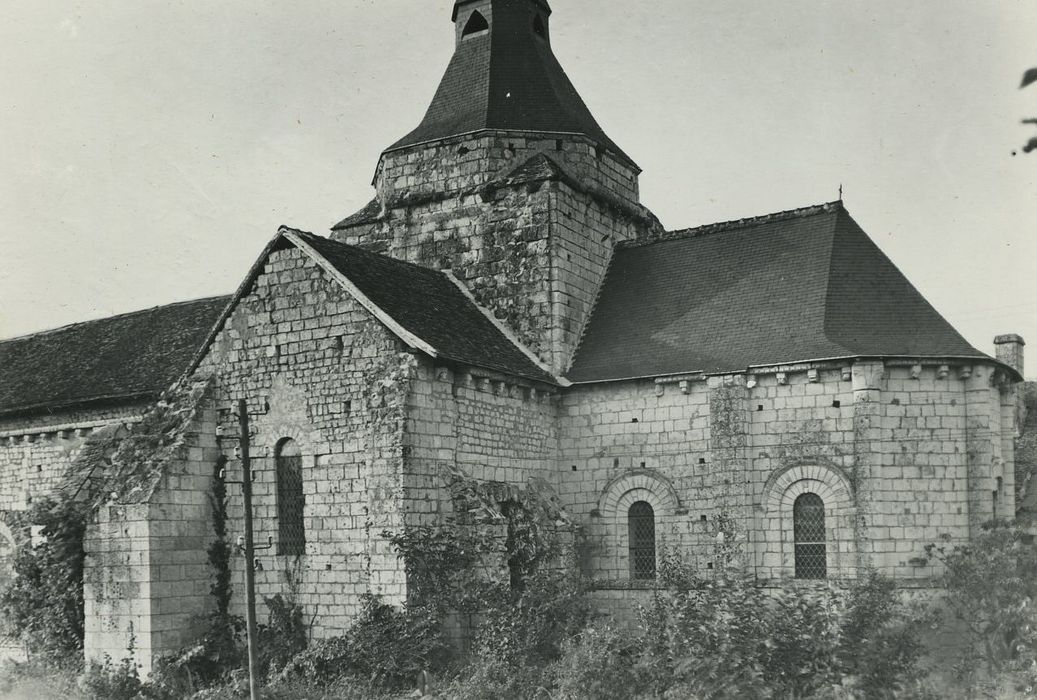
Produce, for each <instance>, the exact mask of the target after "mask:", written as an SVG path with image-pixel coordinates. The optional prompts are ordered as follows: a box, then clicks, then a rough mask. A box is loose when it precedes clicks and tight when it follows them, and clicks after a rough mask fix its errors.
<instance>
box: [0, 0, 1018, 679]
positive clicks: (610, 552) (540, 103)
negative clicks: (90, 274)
mask: <svg viewBox="0 0 1037 700" xmlns="http://www.w3.org/2000/svg"><path fill="white" fill-rule="evenodd" d="M452 20H453V23H454V27H455V37H454V40H455V42H456V49H455V52H454V54H453V57H452V59H451V61H450V63H449V65H448V66H447V69H446V73H445V75H444V77H443V79H442V82H441V83H440V85H439V88H438V90H436V92H435V96H434V97H433V99H432V103H431V105H430V106H429V108H428V111H427V113H426V115H425V117H424V119H423V120H422V121H421V123H420V124H419V125H418V126H417V127H416V128H415V129H414V130H413V131H411V132H410V133H409V134H407V135H405V136H403V137H402V138H401V139H400V140H399V141H397V142H395V143H393V144H391V145H390V146H388V147H387V148H386V149H385V150H384V151H383V152H382V154H381V156H380V159H379V161H378V164H377V168H376V170H375V176H374V189H375V195H374V198H373V199H372V200H371V202H370V204H368V205H367V206H366V207H364V208H363V209H362V210H361V211H358V212H356V213H354V214H352V215H350V216H348V217H346V218H344V219H343V220H342V221H340V222H338V223H337V224H335V225H334V226H333V227H332V228H331V230H330V233H329V234H328V235H314V234H312V233H305V232H302V231H297V230H292V229H289V228H282V229H281V230H279V231H277V232H276V235H274V237H273V239H272V240H270V242H269V243H268V244H267V245H266V247H265V248H263V250H262V251H261V252H260V253H259V256H258V258H257V259H256V262H255V264H254V265H253V266H252V268H251V270H250V271H249V272H248V275H247V277H246V278H245V279H244V280H243V281H242V282H241V285H240V286H239V287H238V288H237V290H236V291H235V292H234V294H232V295H231V296H227V297H218V298H212V299H202V300H198V301H190V302H183V303H177V304H171V305H169V306H164V307H160V308H155V309H150V310H146V311H139V312H136V313H130V314H124V315H120V316H116V317H112V318H107V319H102V320H98V321H90V322H86V323H80V324H76V325H72V326H68V327H64V328H59V329H55V330H52V331H47V332H43V333H37V334H34V335H31V336H26V337H21V338H14V339H11V340H6V341H3V342H0V515H2V518H0V520H2V521H3V523H5V525H4V526H2V527H0V530H2V533H0V535H2V536H0V540H2V541H3V545H2V547H3V549H0V555H3V554H9V553H10V549H11V547H12V546H13V543H14V542H15V541H16V540H18V539H19V538H20V537H23V536H31V534H32V527H31V525H32V524H31V523H26V522H25V519H24V518H23V517H20V514H22V513H24V512H25V511H26V510H27V509H29V508H30V507H31V504H32V502H33V500H34V499H40V498H42V497H44V496H46V495H47V494H48V493H50V492H52V491H54V490H55V489H66V490H68V489H74V490H75V493H80V492H82V491H83V490H84V489H85V490H87V491H90V492H92V493H93V494H94V495H95V496H94V497H96V498H97V508H96V514H95V516H94V520H93V522H92V523H91V525H90V527H89V530H88V533H87V539H86V552H87V560H86V573H85V591H84V592H85V599H86V617H87V619H86V647H87V654H88V655H89V656H99V655H100V654H102V653H106V652H107V653H110V654H111V655H113V656H115V657H119V656H122V655H124V654H125V650H126V648H127V646H128V641H129V639H130V636H131V635H133V636H134V637H135V645H136V650H137V652H136V653H137V654H138V658H139V659H141V660H142V661H143V662H144V663H145V666H146V667H147V666H148V665H149V660H150V656H151V655H152V654H157V653H160V652H162V651H166V650H170V649H173V648H176V647H177V646H178V645H180V644H181V643H183V641H184V639H185V634H187V633H188V632H189V628H190V624H191V623H190V621H191V618H192V616H194V615H197V614H199V613H202V612H204V611H205V610H206V609H207V607H208V606H209V605H211V599H210V595H209V586H210V579H211V572H210V570H209V567H208V562H207V558H206V551H205V550H206V547H207V546H208V544H209V542H211V540H212V538H213V530H212V525H211V511H210V501H209V494H210V490H211V485H212V478H213V472H214V465H225V468H226V473H227V477H228V479H231V480H233V479H240V474H241V466H240V453H239V452H238V451H237V450H236V448H237V445H238V427H237V425H238V423H237V421H238V418H237V416H236V410H237V409H236V406H237V404H238V401H239V400H242V399H244V400H245V401H246V402H247V406H248V412H249V416H250V419H251V443H252V450H251V456H252V460H253V461H252V464H253V468H254V470H255V471H256V481H255V485H254V490H255V505H254V512H255V518H256V539H257V541H258V542H260V543H265V542H267V541H268V540H269V542H270V543H271V547H270V548H269V549H266V550H263V551H261V552H259V554H258V556H257V558H258V562H259V564H260V565H261V570H260V571H258V572H257V586H258V592H259V594H260V595H264V594H265V595H272V594H274V593H278V592H284V590H285V585H286V584H285V572H286V571H290V572H291V577H292V586H294V592H295V595H296V599H297V600H298V601H299V602H300V603H301V604H302V605H303V606H304V608H305V609H306V611H307V617H310V616H312V619H313V621H314V622H313V632H314V634H315V636H318V637H319V636H330V635H335V634H338V633H341V632H342V631H344V630H345V629H346V628H347V627H348V626H349V624H350V621H351V619H352V617H353V616H354V615H355V613H356V611H357V609H358V604H359V599H360V596H361V594H363V593H365V592H369V591H370V592H375V593H379V594H381V595H383V596H385V597H386V598H387V599H389V600H396V601H399V600H402V599H403V597H404V596H405V595H406V590H407V579H406V574H405V569H404V563H403V562H401V561H400V560H399V559H398V557H397V555H396V553H395V552H394V551H393V550H392V548H391V547H390V546H389V544H388V543H387V542H386V541H385V539H384V537H383V532H385V531H394V530H395V531H398V530H399V529H400V528H402V527H403V526H405V525H407V524H423V523H425V524H427V523H431V522H434V521H436V520H437V519H438V518H442V517H444V516H446V515H448V514H450V513H451V512H452V504H451V496H450V492H449V490H448V488H447V487H446V483H445V481H444V474H445V473H448V472H449V473H461V474H464V475H465V476H466V478H469V479H474V480H478V481H481V482H485V483H495V484H503V485H507V487H508V488H516V489H522V488H526V486H527V485H528V484H530V483H531V480H533V481H536V482H537V483H542V484H547V485H549V487H550V488H551V489H552V491H553V493H554V494H555V495H556V497H557V499H558V501H559V502H560V504H561V505H562V507H563V508H564V510H565V513H566V515H567V517H568V518H569V520H570V521H571V522H572V523H573V524H574V525H576V526H578V527H580V528H582V530H583V531H584V532H585V533H586V534H587V536H588V538H589V540H590V541H592V542H594V543H596V546H595V547H594V548H593V551H592V555H591V557H590V560H589V562H588V564H587V565H588V573H589V575H590V577H591V578H592V580H593V581H594V586H593V587H594V588H595V589H596V591H595V593H594V595H595V596H596V599H597V600H598V601H599V602H600V603H601V605H602V606H603V607H604V608H610V609H615V610H617V611H618V610H620V609H622V608H623V606H624V605H629V602H630V600H631V599H632V598H634V597H636V596H638V595H640V594H641V593H640V591H642V590H643V589H645V588H650V587H651V585H652V581H653V580H654V578H655V576H656V571H657V566H658V563H659V556H660V552H661V551H662V548H663V547H664V546H665V547H667V548H669V549H670V550H672V551H678V552H680V553H681V554H682V556H683V557H684V558H685V560H686V561H688V562H690V563H691V564H692V565H693V566H694V567H695V569H696V570H698V571H700V572H702V573H703V574H705V573H706V572H708V571H709V570H711V569H712V568H713V566H714V564H715V561H716V559H715V558H716V556H717V542H718V541H719V540H724V539H725V538H727V542H728V543H729V544H730V543H731V542H732V541H733V542H734V543H735V544H736V545H737V547H738V549H739V551H740V552H741V553H742V554H741V556H742V566H744V567H745V568H746V569H747V570H749V571H751V572H754V573H755V575H756V576H757V577H758V578H759V579H760V580H761V581H763V582H766V581H774V580H778V579H784V578H790V579H797V578H798V579H835V580H845V579H850V578H853V577H854V576H856V575H857V573H858V572H859V571H861V570H862V569H863V568H865V567H874V568H876V569H878V570H880V571H882V572H885V573H886V574H888V575H890V576H893V577H895V578H896V579H898V580H899V581H901V582H902V583H904V584H905V585H918V586H924V585H926V582H927V581H930V580H931V577H932V575H933V574H934V571H933V570H932V569H931V568H930V566H929V564H928V562H927V561H925V560H924V558H923V557H922V554H923V546H924V545H925V544H926V543H928V542H932V541H935V540H937V539H938V538H941V537H946V538H950V540H951V541H954V542H963V541H967V540H968V539H969V538H970V536H971V535H972V534H973V533H974V532H976V530H977V528H979V527H980V526H981V524H982V523H984V522H986V521H989V520H990V519H992V518H995V517H1012V516H1013V515H1014V512H1015V501H1016V485H1015V470H1014V438H1015V437H1017V433H1018V426H1019V425H1021V415H1020V413H1021V411H1020V410H1019V408H1018V406H1019V405H1020V404H1019V400H1018V394H1019V391H1018V387H1019V382H1020V380H1021V372H1022V354H1023V350H1022V349H1023V341H1022V339H1021V338H1019V337H1018V336H1015V335H1005V336H1000V337H998V338H997V340H996V341H995V343H996V357H991V356H988V355H987V354H985V353H984V352H982V351H980V350H978V349H976V348H974V347H972V346H971V345H969V343H968V342H966V341H965V340H964V339H963V338H962V336H961V335H959V334H958V333H957V332H956V331H955V330H954V329H953V328H952V327H951V326H950V325H949V324H948V323H947V321H945V320H944V319H943V318H942V317H941V316H940V314H939V313H938V312H937V311H936V310H935V309H934V308H933V307H932V306H931V305H930V304H929V303H928V302H927V301H926V300H925V298H924V297H923V296H922V295H921V294H920V293H919V291H918V290H916V289H915V288H914V287H913V286H912V285H911V283H910V282H909V281H908V280H907V279H906V278H905V277H904V276H903V275H902V274H901V273H900V271H899V270H898V269H897V268H896V267H895V266H894V265H893V263H892V262H890V260H889V259H888V258H887V257H886V256H885V255H884V254H883V252H882V251H881V250H880V249H879V248H878V247H877V246H876V245H875V243H874V242H872V240H871V239H869V237H868V236H867V234H866V233H865V232H864V231H863V230H862V229H861V227H860V226H859V225H858V224H857V222H856V221H855V220H854V219H853V217H852V216H851V215H850V213H849V212H848V211H847V210H846V209H845V208H844V206H843V204H842V203H841V202H829V203H823V204H818V205H815V206H808V207H805V208H802V209H796V210H792V211H784V212H778V213H774V214H769V215H765V216H756V217H752V218H746V219H742V220H739V221H731V222H724V223H717V224H713V225H709V226H704V227H699V228H692V229H679V230H666V229H665V228H664V227H663V226H662V225H661V224H660V222H659V220H658V219H657V218H656V217H655V216H654V215H653V214H652V212H651V211H649V210H648V209H646V208H645V207H644V206H643V205H642V204H641V203H640V202H639V197H638V175H639V173H640V169H639V168H638V166H637V164H636V163H635V161H634V160H633V158H632V157H631V155H628V154H627V153H625V152H624V151H623V150H622V149H621V148H620V146H619V145H617V144H616V143H614V142H613V141H612V140H611V139H610V138H609V137H608V136H607V135H606V134H605V132H604V131H603V130H602V128H601V127H600V126H599V125H598V122H597V121H596V120H595V118H594V117H593V116H592V115H591V113H590V111H589V110H588V108H587V106H586V105H585V104H584V102H583V101H582V100H581V98H580V96H579V94H578V93H577V92H576V90H575V88H574V87H573V85H572V84H571V83H570V81H569V79H568V78H567V77H566V74H565V72H564V71H563V69H562V67H561V66H560V65H559V63H558V61H557V59H556V58H555V56H554V54H553V53H552V49H551V20H552V13H551V9H550V7H549V6H548V3H547V1H546V0H458V1H457V2H456V4H455V6H454V8H453V16H452ZM156 435H157V437H156ZM98 494H99V495H98ZM231 494H232V497H231V499H230V503H229V516H230V521H229V524H228V527H229V531H230V536H231V537H232V538H233V537H236V536H237V535H239V534H240V533H241V532H242V529H243V524H242V523H243V521H242V512H243V510H242V502H241V499H240V495H239V493H238V491H236V490H234V489H232V490H231ZM235 566H236V567H237V569H236V571H235V585H236V586H238V589H237V590H238V591H239V592H240V590H241V589H240V581H241V576H242V568H241V567H242V561H241V558H240V557H238V558H236V560H235ZM242 600H243V596H242V595H240V594H239V595H236V596H235V602H236V604H237V605H241V604H242Z"/></svg>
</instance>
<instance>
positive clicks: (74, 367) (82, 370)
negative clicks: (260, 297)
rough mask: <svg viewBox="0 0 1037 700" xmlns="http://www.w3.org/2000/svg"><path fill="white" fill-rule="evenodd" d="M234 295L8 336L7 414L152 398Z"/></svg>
mask: <svg viewBox="0 0 1037 700" xmlns="http://www.w3.org/2000/svg"><path fill="white" fill-rule="evenodd" d="M229 299H230V297H226V296H221V297H212V298H210V299H199V300H197V301H187V302H182V303H178V304H170V305H168V306H159V307H156V308H153V309H147V310H145V311H136V312H133V313H128V314H122V315H119V316H112V317H110V318H102V319H99V320H96V321H87V322H85V323H76V324H74V325H71V326H65V327H62V328H57V329H54V330H49V331H44V332H42V333H36V334H33V335H28V336H24V337H21V338H12V339H10V340H4V341H0V415H10V414H27V413H37V412H43V411H54V410H61V409H66V408H73V407H77V406H83V405H87V404H98V403H102V402H120V401H129V400H135V399H141V400H144V399H149V398H152V397H154V396H157V395H158V394H159V393H160V392H161V391H163V390H164V389H166V388H168V387H169V386H170V385H171V384H172V383H173V382H174V381H175V380H176V379H177V377H179V376H180V374H181V373H182V372H183V371H184V369H185V368H186V367H187V365H188V363H189V362H190V361H191V358H192V357H193V355H194V353H195V352H196V351H197V350H198V348H199V347H200V346H201V345H202V343H203V342H204V341H205V338H206V335H207V334H208V331H209V329H210V328H211V327H212V325H213V324H214V323H215V322H216V319H217V317H218V316H219V314H220V311H221V310H222V309H223V307H224V306H226V304H227V302H228V301H229Z"/></svg>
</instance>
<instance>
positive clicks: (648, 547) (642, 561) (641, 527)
mask: <svg viewBox="0 0 1037 700" xmlns="http://www.w3.org/2000/svg"><path fill="white" fill-rule="evenodd" d="M627 528H628V534H629V542H630V578H633V579H642V580H644V579H653V578H655V511H654V510H653V509H652V506H651V504H649V503H648V502H647V501H637V502H636V503H634V504H632V505H631V506H630V510H629V511H628V513H627Z"/></svg>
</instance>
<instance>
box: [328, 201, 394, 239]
mask: <svg viewBox="0 0 1037 700" xmlns="http://www.w3.org/2000/svg"><path fill="white" fill-rule="evenodd" d="M381 214H382V203H381V202H380V201H379V200H378V198H377V197H375V198H374V199H372V200H371V201H370V202H368V203H367V204H365V205H364V208H363V209H361V210H359V211H357V212H356V213H354V214H350V215H349V216H347V217H346V218H344V219H342V221H340V222H338V223H337V224H335V225H334V226H332V227H331V230H332V231H337V230H339V229H343V228H349V227H350V226H357V225H358V224H370V223H372V222H375V221H378V218H379V217H380V216H381Z"/></svg>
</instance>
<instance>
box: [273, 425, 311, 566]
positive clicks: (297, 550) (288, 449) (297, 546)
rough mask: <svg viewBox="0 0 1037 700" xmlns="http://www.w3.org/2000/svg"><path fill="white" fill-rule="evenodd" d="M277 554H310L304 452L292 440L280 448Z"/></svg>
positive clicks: (278, 452)
mask: <svg viewBox="0 0 1037 700" xmlns="http://www.w3.org/2000/svg"><path fill="white" fill-rule="evenodd" d="M274 456H275V459H274V461H275V462H276V465H277V535H278V537H277V553H278V554H295V555H298V554H303V553H304V552H305V551H306V529H305V526H304V522H303V510H304V507H305V505H306V499H305V496H303V490H302V452H301V451H300V450H299V445H298V444H297V443H296V442H295V441H294V440H292V439H291V438H285V439H284V440H282V441H281V442H279V443H278V444H277V449H276V450H275V452H274Z"/></svg>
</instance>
